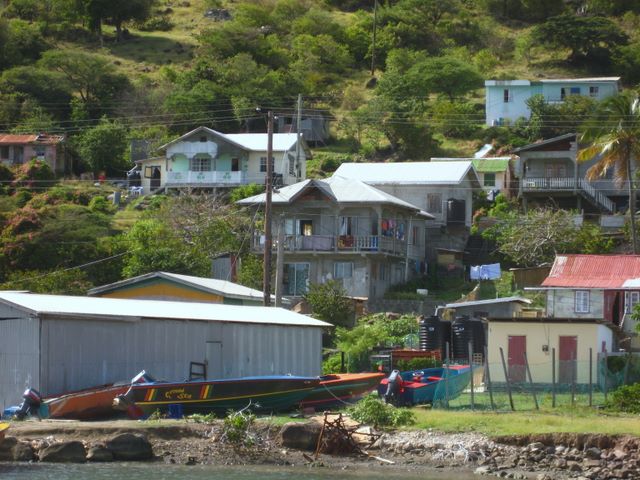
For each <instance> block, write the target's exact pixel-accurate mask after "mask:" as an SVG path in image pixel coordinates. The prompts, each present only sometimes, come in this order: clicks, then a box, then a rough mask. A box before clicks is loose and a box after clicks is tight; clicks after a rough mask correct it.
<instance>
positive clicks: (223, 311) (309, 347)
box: [0, 292, 330, 408]
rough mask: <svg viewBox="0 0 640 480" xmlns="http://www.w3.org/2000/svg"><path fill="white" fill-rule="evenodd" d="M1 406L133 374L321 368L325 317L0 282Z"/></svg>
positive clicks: (220, 374)
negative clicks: (45, 290) (43, 291)
mask: <svg viewBox="0 0 640 480" xmlns="http://www.w3.org/2000/svg"><path fill="white" fill-rule="evenodd" d="M0 318H1V319H2V320H0V352H2V355H1V356H0V407H2V408H4V407H6V406H9V405H15V404H16V403H19V402H20V400H21V398H20V397H21V395H22V392H23V391H24V389H25V388H27V387H33V388H35V389H37V390H39V391H40V392H41V393H42V394H43V395H45V396H49V395H56V394H59V393H61V392H66V391H70V390H79V389H83V388H87V387H91V386H95V385H101V384H106V383H112V382H115V381H122V380H127V379H130V378H132V377H133V376H134V375H135V374H136V373H138V372H139V371H141V370H143V369H147V370H149V371H150V373H152V374H153V375H154V376H156V375H157V376H158V377H159V378H165V379H168V380H183V379H184V378H187V377H188V375H189V370H190V369H189V367H190V364H191V362H199V363H205V364H206V365H207V377H208V378H235V377H242V376H251V375H280V374H288V373H291V374H294V375H305V376H306V375H309V376H315V375H319V374H320V373H321V371H322V367H321V364H322V333H323V330H324V329H326V328H327V327H329V326H330V325H329V324H328V323H325V322H322V321H319V320H316V319H313V318H309V317H307V316H304V315H300V314H297V313H294V312H290V311H288V310H284V309H281V308H267V307H244V306H236V305H221V304H212V303H189V304H188V308H185V303H184V302H170V301H156V300H130V299H119V298H98V297H71V296H62V295H37V294H31V293H16V292H0Z"/></svg>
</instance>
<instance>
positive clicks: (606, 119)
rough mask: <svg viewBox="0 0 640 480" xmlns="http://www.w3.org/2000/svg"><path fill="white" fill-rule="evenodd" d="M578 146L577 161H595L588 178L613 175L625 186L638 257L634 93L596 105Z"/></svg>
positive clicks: (639, 154)
mask: <svg viewBox="0 0 640 480" xmlns="http://www.w3.org/2000/svg"><path fill="white" fill-rule="evenodd" d="M578 143H579V144H583V145H587V146H586V147H584V148H582V149H580V151H579V152H578V161H587V160H590V159H593V158H594V157H597V158H598V160H597V162H596V163H595V164H594V165H593V166H592V167H591V168H589V170H587V178H588V179H589V180H595V179H597V178H601V177H603V176H604V175H606V173H607V172H608V171H611V170H612V171H613V176H614V179H615V180H616V183H617V184H618V185H619V186H623V185H624V184H626V185H627V188H628V194H629V214H630V218H631V239H632V242H633V253H634V254H637V253H638V232H637V231H636V217H635V214H636V192H635V188H634V185H633V177H634V174H635V167H636V160H637V159H638V158H640V99H639V98H638V94H637V93H635V92H623V93H619V94H617V95H615V96H613V97H609V98H607V99H605V100H603V101H602V102H600V104H599V105H598V108H597V110H596V112H595V114H594V115H593V116H592V118H590V119H589V120H587V122H585V124H584V126H583V128H582V132H581V134H580V135H579V142H578Z"/></svg>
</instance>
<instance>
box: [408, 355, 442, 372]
mask: <svg viewBox="0 0 640 480" xmlns="http://www.w3.org/2000/svg"><path fill="white" fill-rule="evenodd" d="M441 364H442V362H440V361H438V360H436V359H435V358H412V359H410V360H399V361H398V370H402V371H403V372H404V371H407V370H421V369H423V368H435V367H439V366H441Z"/></svg>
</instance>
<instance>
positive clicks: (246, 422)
mask: <svg viewBox="0 0 640 480" xmlns="http://www.w3.org/2000/svg"><path fill="white" fill-rule="evenodd" d="M255 419H256V416H255V415H254V414H252V413H247V412H245V411H244V410H240V411H238V412H229V414H228V415H227V416H226V417H225V418H224V424H223V427H222V439H223V440H225V441H227V442H229V443H231V444H233V445H235V446H238V447H250V446H252V445H254V444H255V437H254V436H253V435H252V434H251V427H252V426H253V423H254V422H255Z"/></svg>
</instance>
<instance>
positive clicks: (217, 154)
mask: <svg viewBox="0 0 640 480" xmlns="http://www.w3.org/2000/svg"><path fill="white" fill-rule="evenodd" d="M267 140H268V139H267V134H266V133H235V134H225V133H221V132H218V131H216V130H213V129H211V128H207V127H198V128H196V129H195V130H192V131H190V132H188V133H186V134H184V135H182V136H181V137H179V138H176V139H175V140H172V141H171V142H169V143H167V144H165V145H163V146H162V147H160V149H159V150H160V151H163V152H164V156H161V157H154V158H147V159H144V160H140V161H139V162H137V163H138V164H139V165H140V172H141V186H142V189H143V193H144V194H148V193H153V192H157V191H167V190H171V189H182V188H203V189H213V188H218V187H223V188H224V187H237V186H239V185H246V184H250V183H257V184H263V183H264V181H265V175H266V171H267ZM308 157H310V154H309V149H308V147H307V145H306V143H305V142H304V140H303V139H302V138H301V139H300V145H298V136H297V135H296V134H295V133H276V134H274V135H273V156H272V158H273V162H274V163H273V164H274V169H273V171H274V177H275V179H274V181H275V182H276V183H279V184H281V185H291V184H293V183H296V182H298V181H299V180H302V179H304V178H305V176H306V159H307V158H308Z"/></svg>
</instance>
